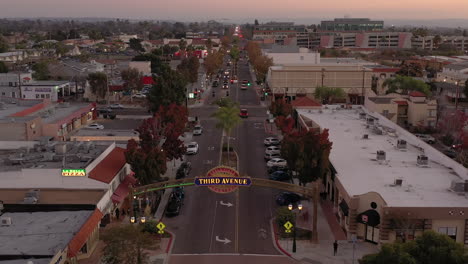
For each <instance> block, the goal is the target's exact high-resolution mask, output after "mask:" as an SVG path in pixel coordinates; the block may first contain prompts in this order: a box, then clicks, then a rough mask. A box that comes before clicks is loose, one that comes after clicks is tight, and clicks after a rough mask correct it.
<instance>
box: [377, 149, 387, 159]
mask: <svg viewBox="0 0 468 264" xmlns="http://www.w3.org/2000/svg"><path fill="white" fill-rule="evenodd" d="M385 158H386V155H385V151H383V150H377V160H378V161H379V160H385Z"/></svg>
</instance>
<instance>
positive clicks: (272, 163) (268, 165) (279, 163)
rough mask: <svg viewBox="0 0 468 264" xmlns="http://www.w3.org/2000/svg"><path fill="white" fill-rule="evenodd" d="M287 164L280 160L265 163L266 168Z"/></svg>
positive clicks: (275, 159)
mask: <svg viewBox="0 0 468 264" xmlns="http://www.w3.org/2000/svg"><path fill="white" fill-rule="evenodd" d="M287 165H288V162H287V161H286V160H285V159H282V158H274V159H271V160H269V161H268V162H267V167H273V166H287Z"/></svg>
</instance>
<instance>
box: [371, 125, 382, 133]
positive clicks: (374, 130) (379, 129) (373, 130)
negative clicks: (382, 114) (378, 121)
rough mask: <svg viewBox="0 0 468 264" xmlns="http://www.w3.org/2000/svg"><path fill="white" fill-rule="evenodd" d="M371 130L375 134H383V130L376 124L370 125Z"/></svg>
mask: <svg viewBox="0 0 468 264" xmlns="http://www.w3.org/2000/svg"><path fill="white" fill-rule="evenodd" d="M372 132H374V133H375V134H376V135H382V134H383V131H382V129H381V128H380V127H378V126H373V127H372Z"/></svg>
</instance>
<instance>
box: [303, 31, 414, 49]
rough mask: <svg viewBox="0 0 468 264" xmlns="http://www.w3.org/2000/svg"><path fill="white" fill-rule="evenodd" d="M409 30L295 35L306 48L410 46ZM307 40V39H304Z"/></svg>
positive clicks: (405, 47) (410, 36)
mask: <svg viewBox="0 0 468 264" xmlns="http://www.w3.org/2000/svg"><path fill="white" fill-rule="evenodd" d="M411 38H412V34H411V33H409V32H390V31H378V32H321V31H319V32H312V33H309V34H308V35H307V36H306V35H302V36H298V37H297V43H298V45H299V44H300V43H302V44H301V45H306V43H307V47H308V48H372V49H380V48H398V49H409V48H411V45H412V42H411ZM306 40H307V41H306Z"/></svg>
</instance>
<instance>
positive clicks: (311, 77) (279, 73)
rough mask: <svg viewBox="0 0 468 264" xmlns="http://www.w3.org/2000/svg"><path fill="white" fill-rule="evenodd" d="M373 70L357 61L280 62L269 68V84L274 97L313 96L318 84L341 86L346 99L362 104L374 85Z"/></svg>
mask: <svg viewBox="0 0 468 264" xmlns="http://www.w3.org/2000/svg"><path fill="white" fill-rule="evenodd" d="M372 76H373V72H372V70H370V69H368V68H366V67H364V66H363V65H360V64H355V63H321V64H316V65H292V64H291V65H279V66H272V67H270V69H269V71H268V74H267V78H266V84H267V87H268V88H269V89H271V91H272V93H273V98H274V99H277V98H283V97H285V98H287V99H289V100H292V101H293V100H295V99H296V97H301V96H308V97H311V98H313V97H314V92H315V89H316V88H317V87H319V86H328V87H336V88H342V89H343V90H344V91H345V92H346V94H347V98H346V99H344V101H345V102H351V103H353V104H358V103H360V104H363V103H364V97H365V96H366V95H367V94H368V92H369V90H370V89H371V85H372Z"/></svg>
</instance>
